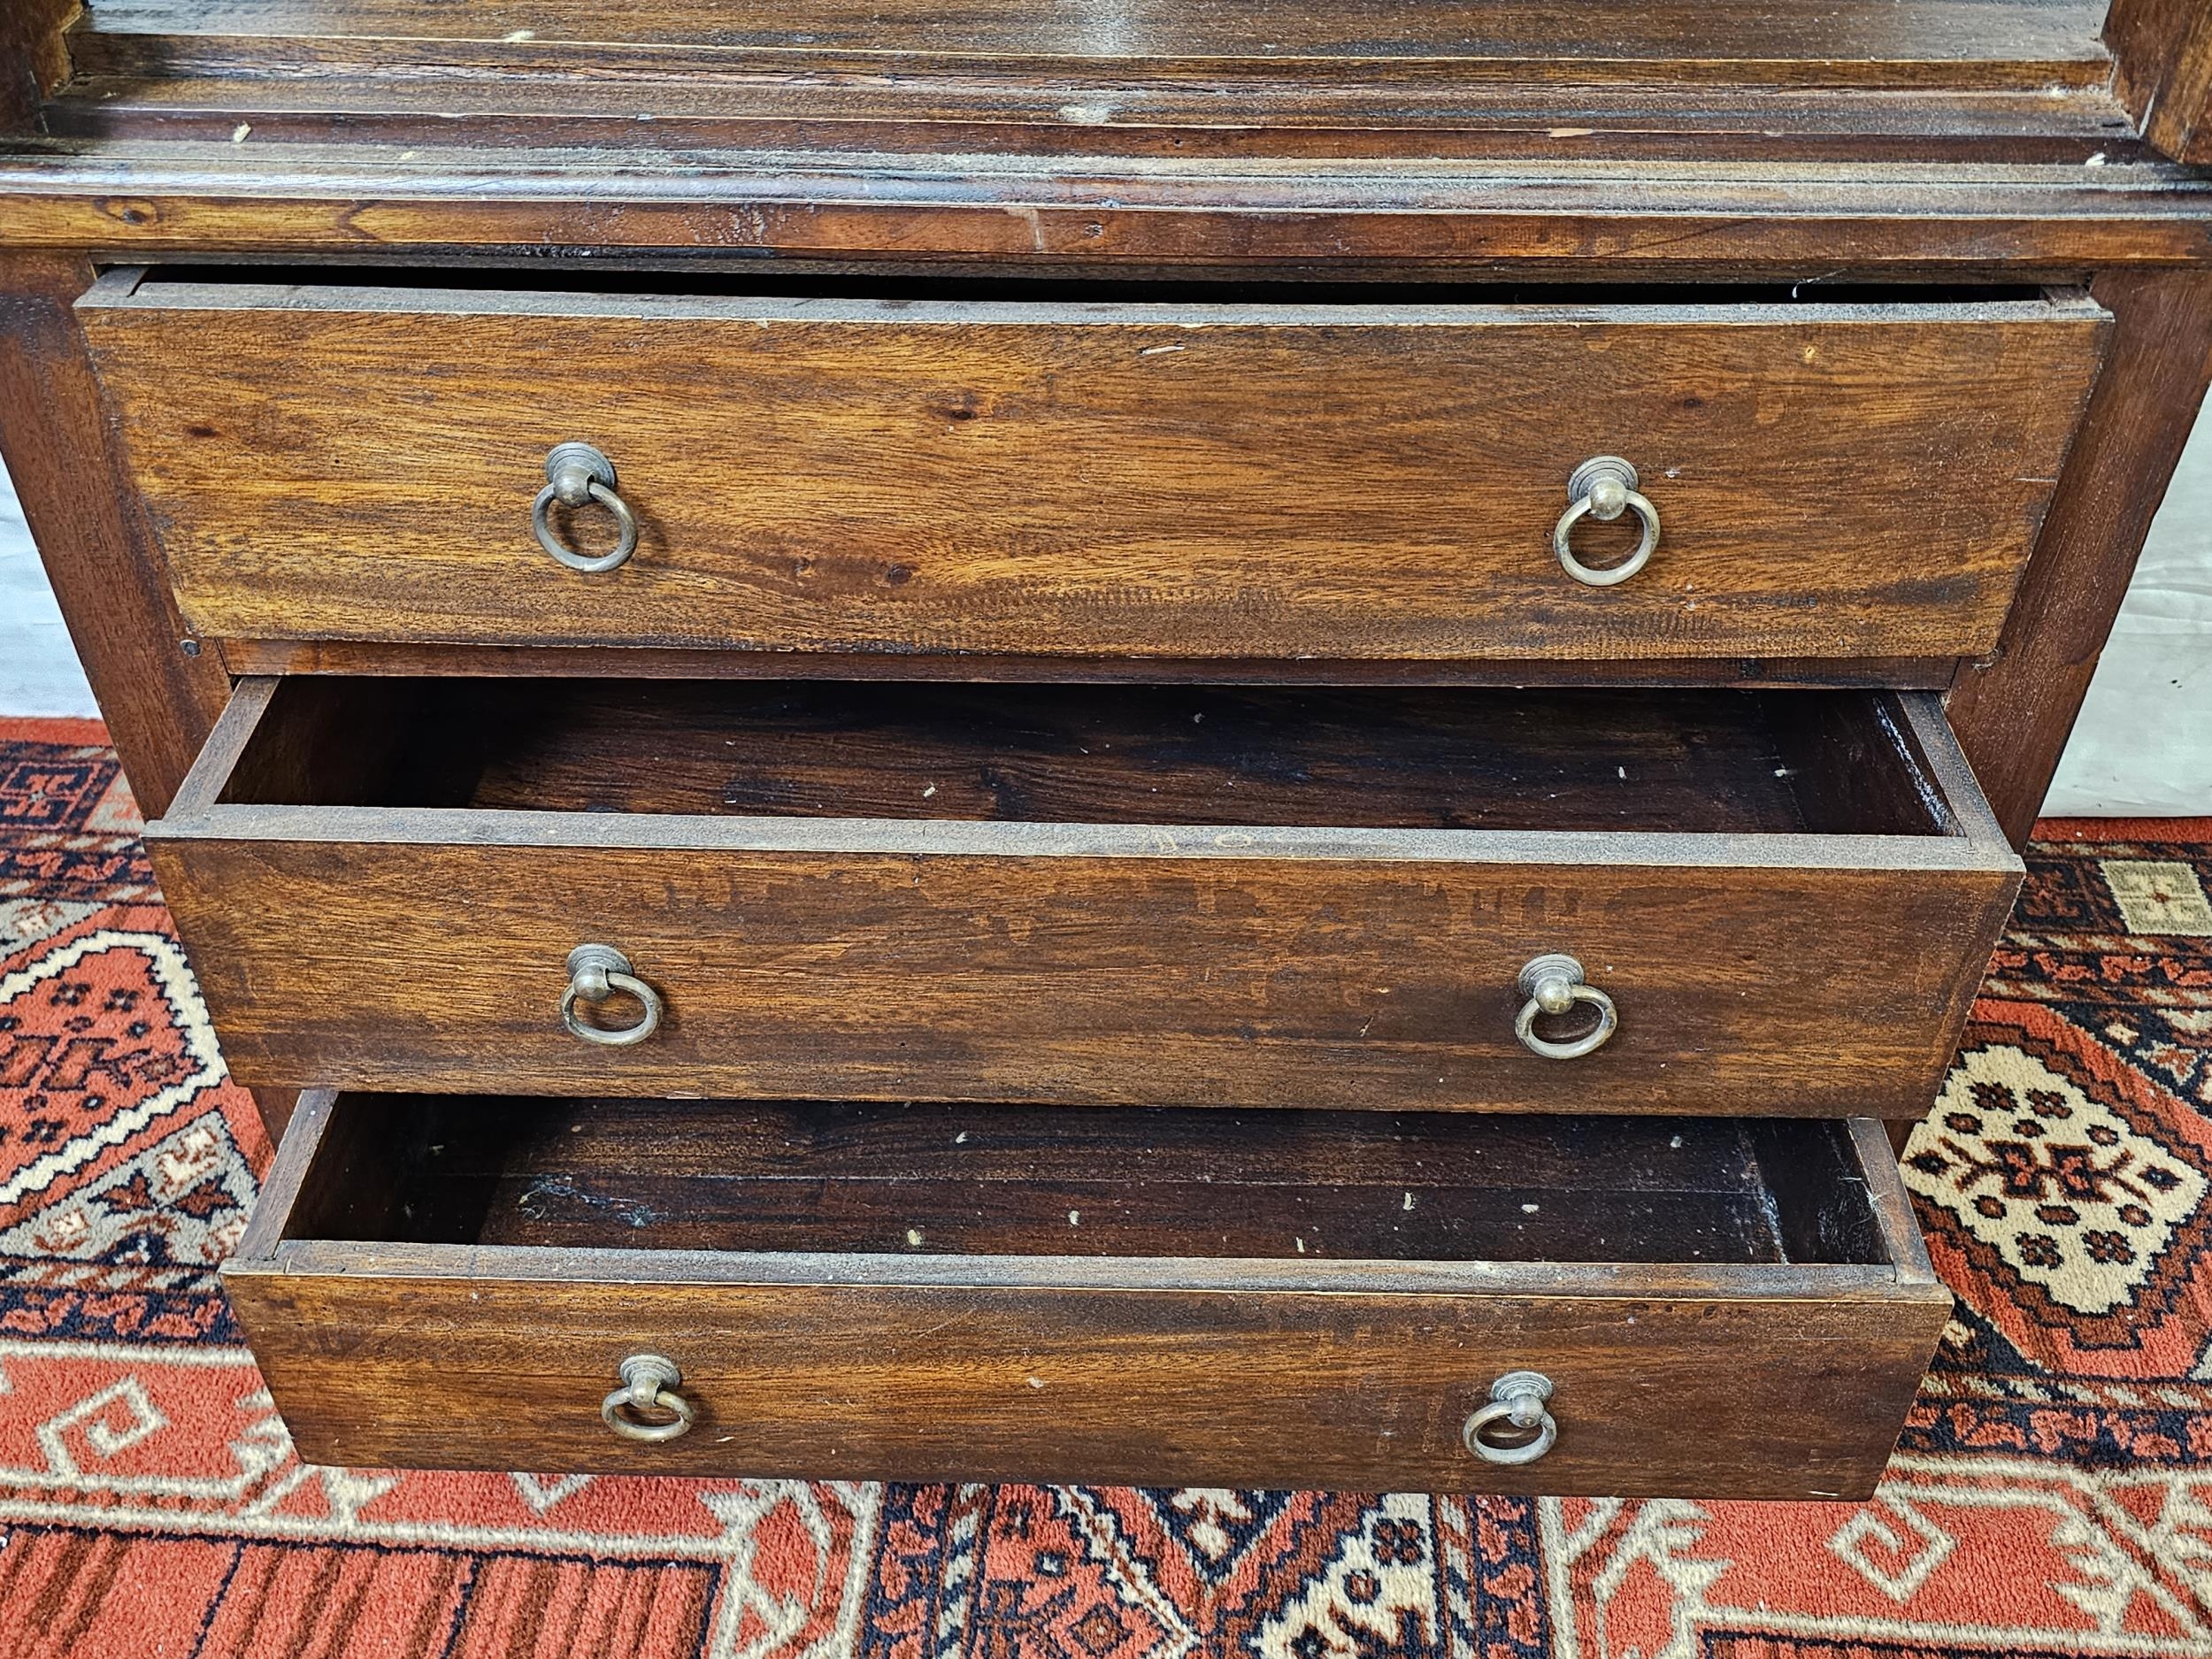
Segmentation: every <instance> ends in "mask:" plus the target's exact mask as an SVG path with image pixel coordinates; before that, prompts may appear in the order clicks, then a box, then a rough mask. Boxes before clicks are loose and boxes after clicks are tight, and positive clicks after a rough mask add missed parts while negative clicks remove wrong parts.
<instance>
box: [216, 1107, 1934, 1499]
mask: <svg viewBox="0 0 2212 1659" xmlns="http://www.w3.org/2000/svg"><path fill="white" fill-rule="evenodd" d="M223 1278H224V1282H225V1285H226V1287H227V1290H228V1293H229V1295H230V1298H231V1302H232V1303H233V1305H234V1307H235V1308H236V1310H237V1312H238V1316H239V1318H240V1319H241V1321H242V1323H243V1325H244V1326H245V1328H246V1332H247V1335H248V1337H249V1339H250V1341H251V1343H252V1345H253V1349H254V1353H255V1356H256V1357H257V1359H258V1361H259V1362H260V1364H261V1368H262V1370H263V1371H264V1373H265V1375H266V1376H267V1378H268V1380H269V1386H270V1388H271V1390H272V1391H273V1394H274V1395H275V1398H276V1402H277V1404H278V1407H279V1409H280V1410H281V1411H282V1413H283V1415H284V1417H285V1420H286V1422H287V1423H288V1425H290V1427H291V1431H292V1434H293V1437H294V1439H295V1440H296V1442H297V1444H298V1447H299V1449H300V1451H301V1453H302V1455H303V1456H305V1457H307V1458H309V1459H311V1460H312V1461H317V1462H325V1463H356V1464H362V1463H365V1464H380V1465H382V1464H389V1465H424V1466H431V1467H441V1468H485V1469H542V1470H565V1471H567V1470H574V1471H583V1470H603V1471H623V1472H632V1473H657V1472H675V1471H689V1472H697V1473H707V1472H717V1473H741V1474H748V1475H794V1476H800V1475H803V1476H812V1477H819V1478H849V1479H862V1478H885V1479H961V1480H997V1479H1035V1480H1073V1481H1097V1482H1111V1483H1118V1482H1130V1483H1136V1484H1141V1485H1162V1486H1277V1487H1279V1486H1327V1487H1339V1488H1350V1489H1357V1490H1378V1489H1394V1488H1427V1489H1432V1490H1454V1489H1456V1490H1467V1489H1475V1490H1485V1491H1520V1492H1530V1491H1540V1492H1552V1493H1620V1494H1638V1493H1652V1494H1657V1493H1685V1494H1697V1495H1700V1496H1718V1495H1739V1496H1747V1497H1748V1496H1756V1497H1774V1498H1805V1497H1849V1496H1855V1495H1863V1494H1865V1493H1867V1492H1868V1491H1870V1490H1871V1488H1872V1487H1873V1485H1874V1482H1875V1480H1876V1479H1877V1477H1878V1475H1879V1473H1880V1471H1881V1469H1882V1465H1883V1463H1884V1461H1885V1459H1886V1457H1887V1455H1888V1454H1889V1451H1890V1448H1891V1446H1892V1444H1893V1440H1894V1439H1895V1437H1896V1433H1897V1431H1898V1428H1899V1426H1900V1425H1901V1423H1902V1422H1903V1420H1904V1416H1905V1413H1906V1410H1907V1409H1908V1407H1909V1404H1910V1402H1911V1401H1912V1398H1913V1395H1914V1392H1915V1389H1916V1386H1917V1384H1918V1382H1919V1379H1920V1376H1921V1373H1922V1370H1923V1367H1924V1364H1925V1363H1926V1360H1927V1357H1928V1355H1929V1353H1930V1351H1931V1350H1932V1347H1933V1345H1934V1342H1935V1339H1936V1335H1937V1333H1938V1332H1939V1329H1940V1327H1941V1326H1942V1324H1943V1322H1944V1320H1945V1319H1946V1317H1947V1316H1948V1313H1949V1310H1950V1299H1949V1296H1948V1294H1947V1293H1946V1292H1945V1291H1944V1290H1943V1288H1942V1287H1941V1286H1939V1284H1938V1283H1937V1282H1936V1281H1935V1280H1934V1279H1933V1278H1932V1275H1931V1274H1930V1272H1929V1270H1928V1263H1927V1260H1926V1257H1925V1256H1924V1254H1923V1251H1922V1248H1921V1244H1920V1240H1919V1235H1918V1234H1917V1233H1916V1232H1915V1230H1914V1226H1913V1222H1912V1218H1911V1214H1910V1210H1909V1205H1908V1202H1907V1200H1906V1197H1905V1195H1904V1193H1903V1190H1902V1187H1901V1184H1900V1182H1899V1179H1898V1175H1897V1170H1896V1165H1895V1164H1894V1161H1893V1158H1892V1156H1891V1154H1890V1150H1889V1146H1888V1142H1887V1141H1886V1139H1885V1138H1884V1136H1883V1134H1882V1132H1881V1130H1880V1128H1879V1127H1878V1125H1875V1124H1873V1123H1872V1122H1870V1121H1868V1120H1865V1119H1860V1120H1855V1121H1830V1120H1818V1119H1805V1118H1788V1119H1753V1118H1735V1119H1697V1118H1680V1119H1673V1118H1577V1117H1559V1116H1539V1117H1492V1118H1476V1117H1471V1116H1468V1115H1465V1114H1450V1113H1404V1114H1381V1113H1359V1112H1317V1111H1305V1110H1288V1111H1260V1112H1250V1113H1245V1112H1221V1111H1198V1110H1128V1109H1108V1110H1098V1111H1086V1112H1068V1111H1063V1110H1054V1109H1050V1108H1036V1107H1031V1108H1018V1107H1002V1106H964V1105H943V1104H938V1105H918V1106H896V1105H845V1104H820V1103H814V1104H804V1105H800V1104H790V1103H784V1102H771V1103H757V1104H752V1105H740V1104H733V1103H730V1102H662V1101H636V1100H601V1099H591V1100H577V1101H546V1100H517V1099H509V1098H499V1099H494V1100H480V1099H470V1100H456V1099H452V1098H440V1097H435V1096H406V1095H402V1096H379V1095H367V1094H343V1095H339V1096H336V1097H333V1096H331V1095H328V1094H314V1095H311V1096H309V1097H308V1098H307V1099H306V1100H305V1101H304V1102H303V1103H302V1106H301V1110H300V1111H299V1113H298V1115H297V1116H296V1118H295V1119H294V1121H293V1124H292V1126H291V1129H290V1131H289V1132H288V1134H287V1135H286V1137H285V1141H284V1145H283V1147H282V1148H281V1150H280V1154H279V1156H278V1160H277V1164H276V1168H275V1170H274V1171H273V1174H272V1176H271V1178H270V1181H269V1183H268V1186H267V1188H266V1190H265V1193H264V1194H263V1197H262V1200H261V1203H260V1206H259V1208H258V1209H257V1211H256V1213H255V1217H254V1219H253V1223H252V1225H251V1227H250V1230H249V1232H248V1233H247V1235H246V1238H245V1240H243V1242H242V1244H241V1246H240V1248H239V1250H238V1253H237V1254H236V1256H234V1257H233V1259H232V1260H231V1261H230V1262H229V1263H227V1265H226V1266H225V1267H224V1269H223ZM626 1362H627V1373H625V1366H626ZM656 1362H658V1365H657V1364H656ZM1517 1373H1525V1374H1526V1375H1525V1377H1521V1378H1519V1379H1517V1381H1515V1382H1514V1383H1511V1384H1509V1385H1508V1386H1506V1387H1505V1388H1504V1389H1503V1390H1498V1389H1497V1388H1496V1385H1497V1384H1498V1383H1499V1381H1500V1379H1510V1378H1515V1377H1516V1374H1517ZM625 1374H627V1376H628V1378H629V1379H630V1380H631V1382H632V1383H633V1384H634V1385H635V1384H638V1379H640V1378H641V1377H642V1378H644V1379H645V1381H644V1383H643V1384H641V1385H638V1386H640V1387H641V1394H639V1395H637V1396H635V1397H630V1396H627V1395H626V1394H625V1392H624V1384H623V1378H624V1376H625ZM1530 1379H1541V1383H1540V1384H1539V1383H1537V1382H1535V1381H1532V1380H1530ZM1495 1393H1502V1394H1504V1396H1505V1397H1504V1398H1502V1399H1496V1398H1494V1394H1495ZM1493 1406H1498V1407H1501V1408H1503V1409H1497V1410H1493V1409H1490V1408H1492V1407H1493ZM1517 1418H1518V1420H1517ZM1471 1419H1472V1420H1474V1421H1473V1425H1472V1427H1470V1424H1471ZM654 1430H658V1431H660V1432H663V1433H668V1432H670V1431H676V1432H673V1434H672V1437H670V1438H665V1439H644V1438H637V1437H636V1436H637V1432H638V1431H647V1432H650V1431H654ZM1470 1437H1472V1440H1473V1441H1474V1442H1475V1443H1476V1444H1475V1447H1474V1448H1473V1449H1471V1445H1470ZM1484 1448H1486V1450H1485V1449H1484Z"/></svg>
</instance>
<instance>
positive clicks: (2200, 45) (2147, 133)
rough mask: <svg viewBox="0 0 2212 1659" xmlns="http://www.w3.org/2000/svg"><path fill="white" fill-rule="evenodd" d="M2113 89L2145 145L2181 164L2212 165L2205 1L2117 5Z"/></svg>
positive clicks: (2110, 33) (2210, 31)
mask: <svg viewBox="0 0 2212 1659" xmlns="http://www.w3.org/2000/svg"><path fill="white" fill-rule="evenodd" d="M2104 38H2105V45H2106V46H2107V48H2108V49H2109V50H2110V51H2111V53H2112V56H2113V58H2114V60H2115V71H2114V74H2113V81H2112V84H2113V90H2114V91H2115V92H2116V93H2117V94H2118V95H2119V98H2120V102H2121V103H2122V104H2124V105H2125V106H2126V108H2127V111H2128V112H2129V113H2130V114H2131V115H2132V116H2133V117H2134V118H2135V121H2136V125H2137V126H2138V127H2139V128H2140V129H2141V132H2142V134H2143V137H2144V139H2145V140H2146V141H2147V142H2148V143H2150V144H2151V145H2152V146H2153V147H2154V149H2156V150H2159V151H2161V152H2162V153H2163V154H2165V155H2168V156H2171V157H2173V158H2174V159H2175V160H2176V161H2187V162H2212V9H2208V8H2207V7H2206V6H2205V4H2203V0H2112V9H2111V11H2110V12H2108V13H2107V15H2106V18H2105V26H2104Z"/></svg>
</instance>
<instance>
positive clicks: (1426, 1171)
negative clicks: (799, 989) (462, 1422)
mask: <svg viewBox="0 0 2212 1659" xmlns="http://www.w3.org/2000/svg"><path fill="white" fill-rule="evenodd" d="M361 1110H362V1111H363V1115H364V1117H365V1118H366V1119H367V1120H368V1121H369V1122H371V1123H373V1124H375V1125H379V1126H380V1133H381V1136H382V1139H381V1140H380V1142H379V1143H378V1144H379V1145H380V1148H381V1152H382V1157H383V1163H382V1164H381V1165H380V1168H379V1170H378V1171H376V1172H375V1173H374V1174H373V1175H365V1176H361V1175H357V1176H352V1177H349V1179H348V1180H347V1183H346V1190H345V1191H344V1192H343V1193H342V1194H333V1197H334V1201H335V1203H336V1205H337V1211H336V1213H334V1214H331V1215H328V1216H326V1215H324V1214H322V1213H320V1212H317V1213H312V1214H304V1215H303V1214H298V1213H296V1214H295V1215H294V1216H293V1217H292V1218H291V1221H290V1223H289V1232H290V1235H291V1236H293V1237H296V1238H318V1237H321V1238H346V1239H354V1238H359V1239H368V1240H374V1239H394V1240H400V1241H403V1242H411V1243H422V1244H477V1243H480V1244H493V1245H549V1246H559V1247H562V1248H579V1249H589V1248H602V1247H606V1246H609V1245H610V1244H612V1245H614V1246H615V1247H617V1248H625V1249H657V1250H667V1249H689V1250H702V1249H703V1250H770V1251H823V1250H832V1251H861V1252H879V1253H886V1254H890V1255H900V1254H904V1253H908V1252H929V1253H935V1254H944V1253H947V1252H952V1253H957V1254H965V1255H980V1256H1155V1257H1160V1258H1182V1257H1229V1256H1233V1257H1255V1258H1260V1257H1272V1258H1279V1259H1286V1260H1295V1259H1302V1258H1310V1259H1313V1260H1316V1261H1321V1260H1379V1261H1418V1260H1422V1259H1424V1258H1435V1259H1438V1260H1489V1261H1516V1262H1544V1261H1559V1262H1592V1261H1598V1262H1615V1261H1653V1262H1682V1263H1695V1262H1706V1263H1723V1262H1754V1263H1755V1262H1765V1263H1786V1262H1795V1263H1801V1264H1802V1263H1814V1262H1833V1263H1852V1262H1859V1263H1882V1262H1885V1261H1886V1259H1887V1258H1886V1255H1885V1253H1884V1246H1883V1243H1882V1238H1881V1231H1880V1228H1879V1226H1878V1223H1877V1221H1876V1218H1875V1217H1874V1216H1873V1214H1872V1213H1871V1211H1870V1210H1868V1208H1867V1203H1866V1194H1865V1191H1864V1188H1863V1185H1860V1184H1857V1183H1855V1182H1854V1181H1853V1180H1851V1179H1849V1178H1850V1177H1852V1176H1855V1174H1856V1173H1857V1164H1856V1162H1855V1157H1854V1156H1853V1154H1852V1151H1851V1146H1850V1141H1849V1137H1848V1134H1847V1130H1846V1128H1845V1125H1842V1124H1840V1123H1835V1122H1825V1121H1817V1120H1816V1121H1804V1120H1798V1121H1793V1122H1784V1123H1770V1122H1768V1121H1765V1120H1749V1121H1743V1120H1738V1121H1730V1120H1721V1119H1712V1118H1574V1117H1541V1118H1522V1117H1486V1118H1471V1117H1468V1116H1465V1115H1463V1114H1462V1115H1453V1114H1413V1113H1400V1112H1377V1113H1366V1112H1325V1111H1310V1110H1280V1109H1279V1110H1268V1111H1257V1112H1238V1111H1199V1110H1172V1109H1169V1110H1122V1109H1114V1108H1102V1109H1099V1110H1092V1111H1085V1112H1079V1113H1072V1114H1071V1113H1068V1112H1064V1111H1060V1110H1054V1109H1052V1108H1049V1107H1026V1108H1024V1107H1010V1106H991V1105H984V1106H963V1105H943V1104H919V1105H918V1104H891V1105H858V1104H851V1103H826V1102H786V1101H767V1102H732V1101H669V1100H652V1101H603V1100H590V1099H586V1100H580V1101H576V1102H558V1101H547V1100H542V1099H535V1100H533V1099H520V1100H515V1099H501V1098H496V1097H495V1098H493V1099H490V1100H477V1099H463V1100H456V1099H453V1098H450V1097H446V1098H439V1097H435V1096H432V1097H419V1096H398V1097H385V1096H377V1097H374V1098H373V1099H371V1100H368V1101H366V1102H363V1105H362V1109H361ZM365 1180H366V1181H371V1182H380V1183H381V1184H384V1185H388V1186H389V1187H391V1188H392V1191H391V1193H390V1195H389V1196H388V1197H386V1196H379V1195H367V1196H365V1195H364V1194H363V1193H362V1190H361V1188H362V1186H363V1183H364V1181H365Z"/></svg>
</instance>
